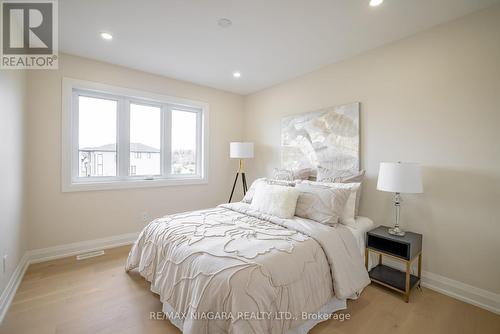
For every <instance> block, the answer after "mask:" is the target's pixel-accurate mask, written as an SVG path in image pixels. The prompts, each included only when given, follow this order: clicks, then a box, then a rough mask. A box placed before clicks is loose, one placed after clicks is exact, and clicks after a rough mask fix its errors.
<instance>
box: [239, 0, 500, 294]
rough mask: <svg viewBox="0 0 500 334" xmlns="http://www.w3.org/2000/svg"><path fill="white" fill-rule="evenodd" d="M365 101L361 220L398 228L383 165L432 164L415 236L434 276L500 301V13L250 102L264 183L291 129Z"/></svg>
mask: <svg viewBox="0 0 500 334" xmlns="http://www.w3.org/2000/svg"><path fill="white" fill-rule="evenodd" d="M354 101H359V102H361V164H362V167H363V168H365V169H366V170H367V178H366V185H365V187H364V191H363V196H362V203H361V212H360V213H361V214H362V215H365V216H368V217H371V218H372V219H374V220H375V221H376V223H377V224H392V223H393V207H392V203H391V194H389V193H382V192H378V191H377V190H376V178H377V173H378V166H379V163H380V162H381V161H398V160H401V161H417V162H421V163H422V164H423V165H424V169H423V173H424V180H425V182H424V186H425V193H424V194H422V195H411V196H405V198H404V199H405V202H404V204H403V205H404V206H403V208H402V219H403V227H404V228H407V229H409V230H413V231H416V232H420V233H423V234H424V246H423V248H424V250H423V252H424V253H423V254H424V270H427V271H430V272H432V273H436V274H439V275H442V276H445V277H448V278H451V279H454V280H458V281H461V282H465V283H467V284H470V285H473V286H476V287H480V288H483V289H486V290H489V291H492V292H495V293H500V260H499V256H500V205H499V204H500V203H499V200H500V129H499V126H500V6H495V7H492V8H489V9H487V10H484V11H482V12H478V13H476V14H472V15H469V16H466V17H464V18H462V19H459V20H456V21H453V22H450V23H447V24H445V25H442V26H439V27H436V28H434V29H432V30H429V31H427V32H423V33H420V34H418V35H415V36H413V37H411V38H408V39H405V40H402V41H399V42H397V43H394V44H391V45H388V46H385V47H382V48H379V49H376V50H373V51H371V52H368V53H365V54H363V55H360V56H357V57H354V58H351V59H349V60H346V61H343V62H340V63H337V64H333V65H330V66H327V67H325V68H322V69H320V70H318V71H315V72H313V73H310V74H307V75H304V76H302V77H299V78H297V79H294V80H291V81H288V82H285V83H283V84H280V85H277V86H275V87H272V88H269V89H266V90H264V91H261V92H259V93H256V94H253V95H250V96H248V97H246V99H245V123H244V124H245V133H246V138H245V139H246V140H249V141H254V142H255V143H256V153H255V156H256V158H255V159H254V160H252V161H251V162H250V163H249V168H248V169H249V171H251V172H252V173H251V174H252V179H253V178H255V177H256V176H261V175H266V174H267V175H269V174H270V172H271V170H272V168H273V167H277V166H279V164H280V161H279V156H280V154H279V145H280V119H281V117H283V116H285V115H291V114H296V113H301V112H306V111H313V110H316V109H319V108H323V107H327V106H332V105H339V104H344V103H348V102H354Z"/></svg>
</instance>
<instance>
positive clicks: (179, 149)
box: [171, 110, 198, 175]
mask: <svg viewBox="0 0 500 334" xmlns="http://www.w3.org/2000/svg"><path fill="white" fill-rule="evenodd" d="M197 124H198V114H197V113H195V112H190V111H182V110H172V171H171V172H172V174H188V175H189V174H191V175H194V174H196V146H197V144H196V141H197V130H196V127H197Z"/></svg>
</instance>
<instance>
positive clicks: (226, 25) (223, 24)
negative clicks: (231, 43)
mask: <svg viewBox="0 0 500 334" xmlns="http://www.w3.org/2000/svg"><path fill="white" fill-rule="evenodd" d="M217 24H218V25H219V27H221V28H229V27H230V26H232V25H233V21H231V20H230V19H227V18H225V17H223V18H221V19H219V21H217Z"/></svg>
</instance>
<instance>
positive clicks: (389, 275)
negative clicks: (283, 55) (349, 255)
mask: <svg viewBox="0 0 500 334" xmlns="http://www.w3.org/2000/svg"><path fill="white" fill-rule="evenodd" d="M387 230H388V227H387V226H379V227H377V228H376V229H374V230H371V231H369V232H368V233H367V238H366V253H365V265H366V269H368V258H369V255H370V252H374V253H377V254H378V265H376V266H375V267H373V268H372V269H371V270H370V271H369V272H368V274H369V276H370V279H371V280H372V281H373V282H375V283H378V284H381V285H383V286H385V287H388V288H390V289H392V290H395V291H397V292H399V293H402V294H404V295H405V301H406V302H408V301H409V299H410V292H411V290H412V289H413V288H414V287H415V286H420V279H421V277H422V235H421V234H418V233H412V232H406V235H405V236H402V237H400V236H395V235H392V234H389V233H388V232H387ZM383 256H388V257H390V258H392V259H395V260H398V261H402V262H404V263H405V264H406V271H400V270H398V269H395V268H392V267H389V266H386V265H384V264H382V257H383ZM416 259H418V274H417V275H412V274H411V265H412V263H413V261H414V260H416Z"/></svg>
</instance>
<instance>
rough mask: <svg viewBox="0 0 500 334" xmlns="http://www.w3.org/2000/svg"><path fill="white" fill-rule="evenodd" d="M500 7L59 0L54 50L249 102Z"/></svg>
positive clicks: (482, 0) (306, 0) (360, 1)
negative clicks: (108, 37) (246, 97)
mask: <svg viewBox="0 0 500 334" xmlns="http://www.w3.org/2000/svg"><path fill="white" fill-rule="evenodd" d="M499 2H500V0H385V1H384V3H383V4H382V5H380V6H379V7H370V6H369V5H368V3H369V0H249V1H243V0H143V1H137V0H136V1H133V0H86V1H82V0H61V1H59V17H60V20H59V33H60V51H62V52H65V53H69V54H74V55H79V56H83V57H88V58H92V59H97V60H101V61H104V62H109V63H113V64H117V65H123V66H127V67H130V68H134V69H138V70H143V71H146V72H151V73H155V74H159V75H164V76H167V77H172V78H176V79H181V80H186V81H190V82H194V83H198V84H202V85H206V86H210V87H215V88H219V89H223V90H227V91H231V92H235V93H240V94H249V93H252V92H255V91H258V90H261V89H264V88H266V87H269V86H272V85H275V84H277V83H279V82H282V81H285V80H288V79H291V78H294V77H296V76H299V75H301V74H304V73H307V72H310V71H312V70H314V69H317V68H320V67H322V66H325V65H327V64H331V63H334V62H337V61H339V60H342V59H345V58H348V57H350V56H353V55H356V54H359V53H362V52H364V51H367V50H369V49H373V48H376V47H378V46H381V45H383V44H387V43H389V42H392V41H395V40H398V39H401V38H404V37H407V36H409V35H412V34H414V33H416V32H418V31H422V30H425V29H427V28H429V27H431V26H434V25H436V24H439V23H443V22H446V21H449V20H451V19H454V18H457V17H460V16H463V15H465V14H468V13H471V12H474V11H476V10H479V9H482V8H485V7H487V6H489V5H492V4H494V3H499ZM220 18H229V19H230V20H231V21H232V23H233V24H232V26H230V27H229V28H221V27H220V26H219V25H218V24H217V21H218V20H219V19H220ZM102 31H107V32H110V33H112V35H113V40H112V41H105V40H103V39H101V38H100V33H101V32H102ZM235 71H239V72H241V78H233V75H232V74H233V72H235Z"/></svg>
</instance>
